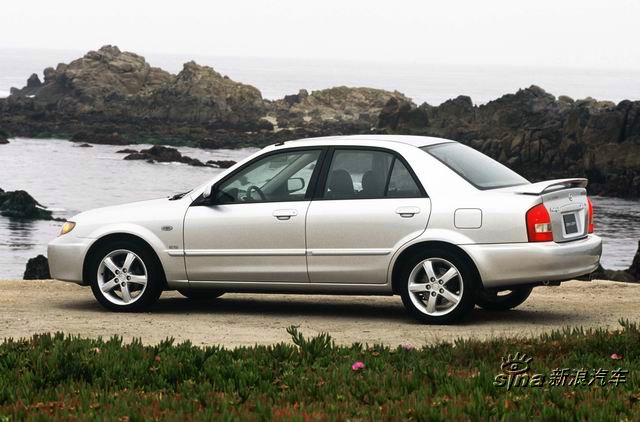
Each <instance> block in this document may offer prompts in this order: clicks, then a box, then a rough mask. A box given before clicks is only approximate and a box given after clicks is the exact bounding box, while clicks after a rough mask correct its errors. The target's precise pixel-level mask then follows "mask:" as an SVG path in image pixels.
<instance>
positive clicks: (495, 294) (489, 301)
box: [476, 287, 533, 311]
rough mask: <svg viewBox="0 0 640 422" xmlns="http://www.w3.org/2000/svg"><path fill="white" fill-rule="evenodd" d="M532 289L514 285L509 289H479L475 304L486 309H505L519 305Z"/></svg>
mask: <svg viewBox="0 0 640 422" xmlns="http://www.w3.org/2000/svg"><path fill="white" fill-rule="evenodd" d="M532 290H533V289H532V288H531V287H514V288H513V289H511V290H503V291H496V290H481V291H479V292H478V294H477V296H476V304H477V305H478V306H479V307H481V308H482V309H486V310H487V311H507V310H509V309H513V308H515V307H516V306H518V305H521V304H522V303H523V302H524V301H525V300H527V298H528V297H529V295H530V294H531V291H532Z"/></svg>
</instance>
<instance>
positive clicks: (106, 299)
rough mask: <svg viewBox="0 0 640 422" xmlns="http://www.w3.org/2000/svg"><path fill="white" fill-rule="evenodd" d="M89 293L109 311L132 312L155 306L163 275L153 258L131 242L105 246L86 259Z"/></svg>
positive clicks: (142, 246)
mask: <svg viewBox="0 0 640 422" xmlns="http://www.w3.org/2000/svg"><path fill="white" fill-rule="evenodd" d="M90 259H91V261H90V262H89V265H90V267H89V268H90V277H91V278H90V283H91V290H92V292H93V295H94V296H95V298H96V300H97V301H98V302H99V303H100V304H101V305H102V306H104V307H105V308H107V309H110V310H112V311H124V312H136V311H141V310H144V309H145V308H147V307H149V306H150V305H151V304H153V303H154V302H156V301H157V300H158V298H159V297H160V295H161V294H162V288H163V286H164V275H163V272H162V269H161V267H160V263H159V262H158V259H157V258H156V256H155V254H154V253H153V252H152V251H150V250H149V248H148V247H147V246H145V245H143V244H141V243H139V242H135V241H114V242H109V243H107V244H105V245H104V246H102V247H101V248H100V249H99V250H98V251H96V252H95V253H94V254H93V256H92V257H91V258H90Z"/></svg>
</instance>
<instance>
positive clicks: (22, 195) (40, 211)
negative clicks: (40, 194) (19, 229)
mask: <svg viewBox="0 0 640 422" xmlns="http://www.w3.org/2000/svg"><path fill="white" fill-rule="evenodd" d="M0 215H2V216H4V217H9V218H17V219H28V220H53V217H52V216H51V211H48V210H46V209H44V207H42V205H40V204H39V203H38V201H36V200H35V199H33V197H32V196H31V195H29V194H28V193H27V192H25V191H23V190H18V191H15V192H4V191H2V190H1V189H0Z"/></svg>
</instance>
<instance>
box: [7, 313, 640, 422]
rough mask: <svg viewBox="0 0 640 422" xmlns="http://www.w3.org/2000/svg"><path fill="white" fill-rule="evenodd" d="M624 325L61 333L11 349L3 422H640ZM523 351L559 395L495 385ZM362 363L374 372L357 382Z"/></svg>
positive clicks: (636, 365)
mask: <svg viewBox="0 0 640 422" xmlns="http://www.w3.org/2000/svg"><path fill="white" fill-rule="evenodd" d="M621 324H622V327H621V328H620V329H619V330H616V331H605V330H589V331H585V330H582V329H571V330H569V329H567V330H564V331H561V332H554V333H551V334H546V335H542V336H540V337H537V338H531V339H525V338H512V339H495V340H490V341H476V340H460V341H457V342H455V343H453V344H438V345H433V346H427V347H424V348H421V349H412V348H411V347H408V346H407V347H398V348H389V347H386V346H380V345H375V346H370V347H368V346H363V345H361V344H353V345H351V346H348V347H344V346H336V345H335V344H334V343H333V341H332V340H331V337H330V336H329V335H327V334H321V335H319V336H317V337H313V338H310V339H308V338H305V337H304V336H303V335H302V334H301V333H300V332H298V331H297V330H296V329H295V328H293V327H291V328H290V329H289V333H290V334H291V336H292V343H281V344H276V345H271V346H253V347H241V348H237V349H233V350H227V349H224V348H220V347H215V346H214V347H204V348H201V347H196V346H193V345H191V344H190V343H188V342H187V343H182V344H173V341H172V340H166V341H164V342H163V343H161V344H158V345H155V346H144V345H143V344H141V343H140V342H139V341H134V342H132V343H129V344H124V343H123V342H122V340H121V339H119V338H112V339H110V340H108V341H103V340H99V339H98V340H94V339H85V338H78V337H73V336H65V335H63V334H61V333H57V334H53V335H51V334H44V335H37V336H34V337H32V338H31V339H26V340H12V339H8V340H5V341H4V343H2V344H0V420H3V419H14V418H15V419H25V418H29V419H34V420H38V419H46V418H50V417H54V418H64V419H67V418H71V419H83V420H88V419H95V418H109V419H117V418H121V419H125V420H126V419H130V420H141V419H164V420H174V419H196V420H208V419H213V418H216V419H218V418H220V419H224V420H246V419H251V420H335V419H340V420H343V419H356V420H361V419H382V420H404V419H415V420H459V419H465V420H466V419H474V420H484V419H494V420H503V419H508V420H530V419H532V418H535V419H551V420H557V419H587V418H588V419H594V420H625V419H628V420H632V419H636V418H637V417H638V415H640V403H639V401H640V383H639V381H640V379H639V375H638V370H639V369H640V359H639V357H640V329H639V328H638V327H637V325H636V324H632V323H629V322H622V321H621ZM212 329H215V328H214V327H212ZM516 352H519V353H520V354H522V353H526V354H527V355H528V356H529V357H533V360H532V361H531V362H530V364H529V365H530V367H531V370H530V373H542V374H546V377H547V384H545V385H544V386H543V387H526V388H525V387H511V388H510V389H509V390H507V389H506V388H505V387H497V386H495V385H494V380H495V377H496V375H497V374H499V373H500V372H501V369H500V364H501V359H502V357H503V356H506V355H508V354H514V353H516ZM613 353H616V354H618V355H621V356H622V358H621V359H619V360H618V359H612V358H611V355H612V354H613ZM357 361H361V362H363V363H364V368H363V369H359V370H357V371H354V370H353V369H352V365H353V364H354V362H357ZM618 367H622V368H624V369H625V370H628V371H629V373H628V375H627V380H626V383H621V384H619V385H617V386H616V385H613V384H607V385H605V386H601V385H599V384H597V385H596V384H594V385H592V386H578V387H576V386H550V385H549V384H548V380H549V374H551V373H552V371H553V370H554V369H555V368H574V369H579V368H593V369H597V368H604V369H608V370H613V369H615V368H618ZM570 379H571V377H569V379H568V381H569V380H570Z"/></svg>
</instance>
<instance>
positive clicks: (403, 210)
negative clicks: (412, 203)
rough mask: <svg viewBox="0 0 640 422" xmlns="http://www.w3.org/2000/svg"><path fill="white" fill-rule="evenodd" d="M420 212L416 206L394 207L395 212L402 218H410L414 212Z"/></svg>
mask: <svg viewBox="0 0 640 422" xmlns="http://www.w3.org/2000/svg"><path fill="white" fill-rule="evenodd" d="M419 213H420V208H418V207H400V208H398V209H396V214H400V217H402V218H411V217H413V216H414V215H416V214H419Z"/></svg>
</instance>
